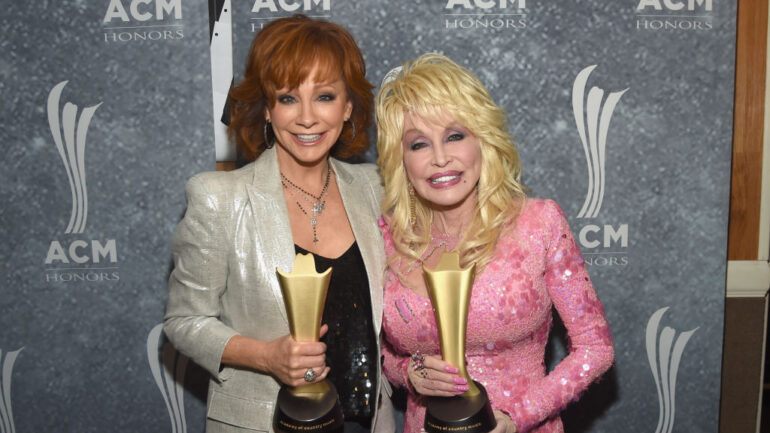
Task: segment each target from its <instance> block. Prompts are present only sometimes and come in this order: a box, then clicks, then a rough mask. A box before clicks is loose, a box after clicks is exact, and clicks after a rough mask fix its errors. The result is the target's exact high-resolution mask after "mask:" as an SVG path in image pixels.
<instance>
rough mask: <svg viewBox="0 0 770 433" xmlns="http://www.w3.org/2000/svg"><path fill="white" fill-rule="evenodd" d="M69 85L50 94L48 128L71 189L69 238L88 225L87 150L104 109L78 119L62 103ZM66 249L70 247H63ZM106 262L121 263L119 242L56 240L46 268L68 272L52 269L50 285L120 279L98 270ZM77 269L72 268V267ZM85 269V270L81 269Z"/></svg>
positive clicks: (61, 85)
mask: <svg viewBox="0 0 770 433" xmlns="http://www.w3.org/2000/svg"><path fill="white" fill-rule="evenodd" d="M66 85H67V81H62V82H60V83H59V84H57V85H56V86H54V87H53V89H51V91H50V92H49V94H48V101H47V109H48V125H49V127H50V129H51V135H52V136H53V141H54V144H55V145H56V150H57V151H58V153H59V157H60V158H61V162H62V165H63V166H64V170H65V172H66V174H67V181H68V183H69V187H70V196H71V199H72V203H71V204H72V206H71V210H70V218H69V223H68V224H67V226H66V228H65V229H64V234H66V235H82V234H83V233H84V231H85V229H86V223H87V221H88V205H89V200H88V182H87V180H88V179H87V176H86V165H85V161H86V158H85V149H86V138H87V133H88V127H89V126H90V124H91V120H92V119H93V117H94V114H95V113H96V110H97V109H98V108H99V107H100V106H101V105H102V103H101V102H100V103H98V104H96V105H92V106H90V107H86V108H84V109H83V110H82V111H81V113H80V116H79V117H78V106H77V105H75V104H73V103H71V102H65V103H64V106H63V107H61V108H60V100H61V95H62V92H63V91H64V87H65V86H66ZM63 245H66V247H65V246H63ZM104 261H108V262H110V263H117V261H118V253H117V247H116V244H115V239H107V240H99V239H82V238H75V239H72V240H69V241H60V240H53V241H51V243H50V245H49V246H48V252H47V254H46V257H45V265H46V266H62V265H63V266H67V267H66V268H64V269H56V268H48V269H47V270H46V275H45V279H46V281H47V282H69V281H114V280H118V279H119V278H120V277H119V275H118V272H117V271H116V269H117V268H115V267H110V268H103V267H100V268H94V267H93V266H92V265H99V264H100V263H103V262H104ZM73 265H74V266H75V267H70V266H73ZM81 266H82V267H81Z"/></svg>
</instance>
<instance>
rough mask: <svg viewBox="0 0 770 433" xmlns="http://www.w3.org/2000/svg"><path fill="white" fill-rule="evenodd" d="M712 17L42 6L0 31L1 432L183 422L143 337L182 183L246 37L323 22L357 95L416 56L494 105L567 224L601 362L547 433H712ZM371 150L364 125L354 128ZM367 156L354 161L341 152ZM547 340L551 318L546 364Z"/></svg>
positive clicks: (626, 0)
mask: <svg viewBox="0 0 770 433" xmlns="http://www.w3.org/2000/svg"><path fill="white" fill-rule="evenodd" d="M736 9H737V5H736V2H735V1H712V0H621V1H617V0H613V1H609V0H587V1H583V2H573V1H566V0H565V1H543V0H428V1H411V0H390V1H376V0H358V1H354V0H233V2H232V3H231V2H230V0H227V1H223V0H212V1H211V2H207V1H205V0H197V1H194V0H79V1H76V0H62V1H57V2H51V1H43V2H12V3H9V4H7V5H5V7H4V13H3V14H2V17H0V23H2V25H3V28H4V29H5V37H4V39H3V41H2V42H0V74H1V75H2V79H1V80H0V95H2V98H3V104H2V107H0V122H2V128H0V146H2V150H3V153H4V155H5V161H6V162H5V165H4V168H3V170H2V171H1V172H0V173H1V175H0V176H1V177H0V179H1V180H2V181H1V182H0V198H1V199H2V203H3V205H2V207H1V208H0V223H1V224H0V231H1V232H2V239H3V242H2V245H1V246H0V248H1V251H2V259H3V260H2V265H1V266H2V269H3V277H4V278H3V283H2V288H1V289H0V329H2V331H0V372H1V373H0V432H1V433H16V432H18V433H25V432H41V431H51V430H56V431H80V432H103V431H112V432H138V431H142V432H172V433H186V432H190V433H193V432H202V431H203V430H204V418H205V394H206V389H205V387H206V381H207V377H206V376H205V373H204V372H203V371H202V370H201V369H200V368H198V367H197V366H196V365H195V364H194V363H192V362H191V361H189V360H188V359H187V358H185V357H184V356H181V355H180V354H178V353H177V352H176V351H175V350H174V349H173V347H171V346H170V345H169V344H167V343H166V342H165V339H164V336H163V334H162V331H161V328H160V323H161V321H162V317H163V312H164V304H165V299H166V280H167V278H168V275H169V272H170V267H171V255H170V241H171V237H172V234H173V230H174V227H175V225H176V224H177V222H178V221H179V220H180V218H181V216H182V215H183V212H184V208H185V202H184V195H183V188H184V183H185V181H186V179H187V178H189V177H190V176H191V175H193V174H194V173H197V172H199V171H203V170H210V169H213V168H214V161H215V158H216V157H217V155H218V157H219V159H232V158H233V156H234V150H233V148H232V146H231V145H230V144H229V143H227V142H226V138H225V135H224V134H223V127H222V125H221V123H220V122H219V119H220V118H221V117H222V110H223V107H224V97H225V95H226V93H227V89H228V87H229V85H230V82H231V80H233V79H235V80H236V81H238V80H239V78H240V74H241V71H242V70H243V63H244V58H245V56H246V53H247V51H248V47H249V44H250V42H251V40H252V38H253V37H254V35H255V33H256V32H258V31H259V29H260V28H261V27H262V26H263V25H264V24H265V23H267V22H269V21H270V20H273V19H275V18H278V17H283V16H288V15H291V14H293V13H305V14H307V15H310V16H314V17H322V18H324V19H327V20H330V21H334V22H337V23H340V24H342V25H344V26H346V27H347V28H348V29H350V31H351V32H352V33H353V35H354V36H355V37H356V39H357V40H358V42H359V44H360V46H361V48H362V51H363V53H364V56H365V59H366V62H367V67H368V73H367V77H368V78H369V80H370V81H371V82H372V83H374V84H375V85H379V83H380V80H381V78H382V77H383V76H384V75H385V74H386V73H387V72H388V71H389V70H390V69H391V68H393V67H395V66H398V65H400V64H401V63H402V62H404V61H405V60H407V59H411V58H415V57H417V56H418V55H420V54H422V53H424V52H428V51H432V52H441V53H443V54H446V55H447V56H449V57H451V58H452V59H454V60H455V61H457V62H458V63H460V64H462V65H464V66H466V67H467V68H469V69H470V70H471V71H473V72H474V73H476V74H477V75H478V76H479V77H480V78H481V80H482V81H483V82H484V83H485V85H486V86H487V87H488V88H489V90H490V91H491V93H492V95H493V97H494V98H495V100H496V101H497V102H498V104H499V105H501V106H502V107H504V108H505V109H507V110H508V112H509V115H510V129H511V132H512V133H513V134H514V136H515V137H516V139H517V145H518V147H519V151H520V154H521V157H522V160H523V165H524V182H525V183H526V185H527V186H528V187H529V188H530V190H531V191H530V195H532V196H536V197H547V198H552V199H555V200H556V201H557V202H558V203H559V204H560V205H561V206H562V208H563V209H564V211H565V212H566V213H567V215H568V217H569V220H570V225H571V227H572V230H573V232H574V234H575V236H576V239H577V240H578V242H579V244H580V246H581V248H582V251H583V254H584V257H585V259H586V262H587V264H588V266H589V271H590V273H591V276H592V279H593V281H594V283H595V285H596V288H597V291H598V292H599V295H600V297H601V299H602V301H603V302H604V305H605V310H606V313H607V316H608V319H609V322H610V325H611V330H612V335H613V337H614V340H615V349H616V357H617V359H616V365H615V366H614V367H613V368H612V369H611V370H610V372H608V374H607V375H606V376H605V377H604V378H603V379H602V380H601V381H600V382H599V383H597V384H595V385H594V386H593V387H592V388H591V389H590V390H589V391H588V392H587V393H586V394H584V396H583V397H582V398H581V399H580V400H579V401H577V402H575V403H574V404H573V405H572V406H570V407H569V408H568V409H567V410H566V412H565V413H564V416H563V417H564V420H565V425H566V430H567V431H570V432H617V431H626V432H629V433H631V432H633V433H636V432H639V433H642V432H643V433H670V432H692V431H697V432H716V431H717V429H718V428H717V425H718V413H719V393H720V389H719V384H720V374H721V371H720V366H721V358H722V333H723V306H724V293H725V264H726V245H727V218H728V203H729V185H730V177H729V174H730V155H731V137H732V101H733V87H734V82H733V79H734V67H733V64H734V54H735V32H736V22H735V17H736ZM368 134H369V135H370V137H372V139H373V138H374V137H375V131H374V130H371V131H368ZM374 158H376V154H375V150H374V149H373V148H372V149H371V150H370V152H369V153H368V154H367V155H366V159H368V160H370V161H373V160H374ZM567 344H568V342H567V341H566V337H565V336H564V333H563V331H562V330H561V328H560V327H559V326H557V327H556V329H555V332H554V335H553V338H552V342H551V344H550V350H549V356H548V360H547V361H548V364H549V365H551V366H552V365H554V364H556V363H558V360H559V359H560V358H561V357H562V356H563V355H564V353H565V351H566V349H565V347H566V346H567Z"/></svg>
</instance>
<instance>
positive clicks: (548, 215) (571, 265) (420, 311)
mask: <svg viewBox="0 0 770 433" xmlns="http://www.w3.org/2000/svg"><path fill="white" fill-rule="evenodd" d="M379 224H380V228H381V229H382V232H383V236H384V238H385V252H386V254H387V255H388V256H390V255H392V254H395V248H394V244H393V238H392V236H391V233H390V229H389V227H388V225H387V223H386V222H385V221H384V219H382V218H381V219H380V221H379ZM552 306H553V307H555V308H556V311H558V313H559V316H560V317H561V319H562V321H563V322H564V325H565V327H566V329H567V333H568V336H569V341H570V345H569V346H570V347H569V355H568V356H567V357H565V358H564V359H563V360H561V362H560V363H559V364H558V365H557V366H556V367H555V368H554V369H553V371H551V372H549V373H548V374H546V368H545V362H544V356H545V347H546V342H547V340H548V334H549V332H550V330H551V325H552V309H551V307H552ZM383 329H384V331H385V342H384V347H383V354H384V356H385V360H384V364H383V369H384V372H385V375H386V376H387V378H388V379H389V380H390V381H391V382H392V383H393V384H394V385H396V386H399V387H406V388H407V389H408V390H409V394H408V401H407V409H406V420H405V425H404V432H405V433H417V432H419V431H420V429H421V428H422V426H423V420H424V417H425V406H424V399H423V398H422V397H420V396H419V395H417V394H415V392H414V390H413V389H412V388H411V386H408V382H407V380H408V379H407V375H406V372H407V370H406V369H407V368H408V366H409V354H411V353H414V352H416V351H417V350H421V351H422V352H423V353H425V354H438V353H439V342H438V341H439V340H438V331H437V329H436V322H435V319H434V317H433V311H432V309H431V305H430V300H429V299H428V298H425V297H422V296H420V295H418V294H417V293H415V292H413V291H412V290H411V289H409V288H407V287H405V286H404V285H403V284H402V283H401V282H400V281H399V279H398V277H397V276H396V275H395V274H394V273H393V271H392V270H391V269H388V271H387V275H386V283H385V293H384V317H383ZM466 338H467V342H466V360H467V369H468V373H469V374H470V376H471V377H472V378H473V379H474V380H476V381H478V382H480V383H482V384H483V385H484V387H485V388H486V390H487V392H488V394H489V399H490V402H491V404H492V408H493V409H496V410H501V411H503V412H505V413H507V414H508V415H509V416H510V417H511V419H513V421H514V423H515V424H516V427H517V430H518V432H530V431H531V432H538V433H546V432H547V433H552V432H563V431H564V428H563V426H562V422H561V419H560V418H559V412H560V411H561V410H562V409H564V407H565V406H566V405H567V404H568V403H569V402H571V401H574V400H576V399H577V398H578V397H579V395H580V394H581V392H583V391H584V390H585V389H586V388H587V387H588V386H589V385H590V384H591V382H593V381H594V380H596V379H597V378H598V377H599V376H601V375H602V374H603V373H604V372H605V371H606V370H607V369H608V368H609V367H610V366H611V365H612V362H613V357H614V351H613V347H612V338H611V337H610V331H609V327H608V325H607V321H606V319H605V317H604V309H603V308H602V304H601V302H600V301H599V298H598V297H597V295H596V292H595V291H594V288H593V285H592V284H591V280H590V279H589V276H588V272H587V271H586V267H585V264H584V261H583V258H582V255H581V253H580V250H579V249H578V246H577V245H576V244H575V241H574V239H573V237H572V232H571V231H570V229H569V225H568V223H567V220H566V218H565V216H564V214H563V213H562V211H561V209H560V208H559V206H558V205H557V204H556V203H555V202H553V201H551V200H539V199H527V201H526V203H525V205H524V207H523V209H522V211H521V214H520V215H519V217H518V218H517V219H516V220H515V222H512V223H510V224H509V225H508V226H506V227H505V228H504V229H503V232H502V233H501V237H500V240H499V241H498V243H497V247H496V249H495V255H494V258H493V260H492V261H491V262H490V263H489V265H487V267H486V268H485V269H484V270H483V272H481V273H480V274H478V275H477V276H476V280H475V282H474V285H473V293H472V296H471V304H470V311H469V313H468V328H467V336H466Z"/></svg>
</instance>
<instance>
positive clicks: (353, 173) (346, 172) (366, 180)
mask: <svg viewBox="0 0 770 433" xmlns="http://www.w3.org/2000/svg"><path fill="white" fill-rule="evenodd" d="M333 161H334V162H333V166H334V169H335V171H336V173H337V175H338V176H339V178H340V179H341V180H342V181H343V182H345V183H348V184H354V185H357V186H358V187H359V188H360V189H361V191H362V192H365V193H366V196H368V197H370V198H371V200H372V203H373V205H374V206H377V207H379V205H380V202H381V201H382V192H383V186H382V178H381V177H380V170H379V168H378V167H377V165H375V164H371V163H361V164H350V163H347V162H343V161H340V160H337V159H333Z"/></svg>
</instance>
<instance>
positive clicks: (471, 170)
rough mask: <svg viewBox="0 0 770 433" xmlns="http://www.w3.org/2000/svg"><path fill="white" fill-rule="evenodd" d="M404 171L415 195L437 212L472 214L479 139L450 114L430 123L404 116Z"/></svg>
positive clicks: (410, 115) (477, 178)
mask: <svg viewBox="0 0 770 433" xmlns="http://www.w3.org/2000/svg"><path fill="white" fill-rule="evenodd" d="M401 144H402V146H403V150H404V168H405V169H406V175H407V177H408V178H409V181H410V182H411V183H412V185H413V186H414V189H415V192H416V193H417V195H419V196H420V197H421V198H422V199H423V200H425V201H427V202H429V203H430V204H431V207H432V208H433V209H434V210H438V211H454V210H460V211H462V212H463V213H465V212H469V213H470V212H471V211H472V210H473V208H474V207H475V206H476V204H477V196H476V184H477V183H478V181H479V177H480V176H481V146H480V143H479V139H478V138H477V137H476V136H474V135H473V134H471V132H470V131H469V130H468V129H467V128H465V127H464V126H462V125H460V124H459V123H457V121H455V119H454V117H452V116H451V115H449V114H448V113H443V115H441V116H440V117H439V118H438V119H436V120H435V122H434V121H429V120H427V119H424V118H423V117H421V116H418V115H415V114H410V113H405V114H404V133H403V135H402V138H401Z"/></svg>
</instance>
